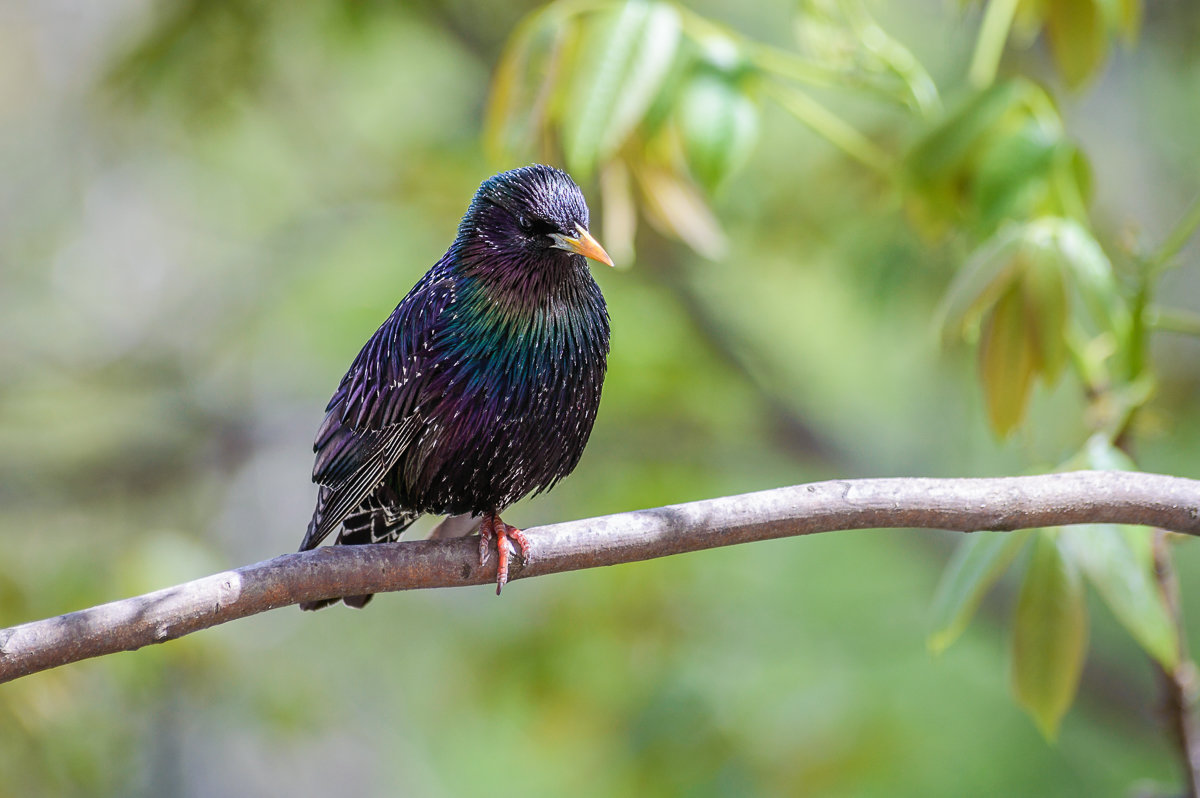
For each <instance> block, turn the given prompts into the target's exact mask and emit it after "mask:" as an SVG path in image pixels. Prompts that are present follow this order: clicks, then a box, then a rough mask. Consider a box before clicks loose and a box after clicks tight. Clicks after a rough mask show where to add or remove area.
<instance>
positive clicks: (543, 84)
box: [483, 6, 574, 163]
mask: <svg viewBox="0 0 1200 798" xmlns="http://www.w3.org/2000/svg"><path fill="white" fill-rule="evenodd" d="M555 9H556V7H555V6H548V7H546V8H545V9H542V10H541V11H538V12H535V13H533V14H530V15H529V16H528V17H526V18H525V19H524V20H522V21H521V23H520V24H519V25H518V26H517V28H516V30H515V31H514V32H513V34H512V36H510V37H509V40H508V44H507V45H506V46H505V48H504V52H503V53H502V54H501V56H500V61H499V63H498V64H497V65H496V74H495V77H494V78H493V79H492V86H491V91H490V92H489V93H488V105H487V112H486V114H485V117H484V126H483V141H484V147H485V149H486V150H487V152H488V156H489V157H490V158H492V160H493V161H496V162H497V163H501V162H505V161H508V160H509V159H511V158H513V157H520V156H523V155H526V154H527V153H528V151H530V150H531V149H533V147H534V145H536V144H537V142H538V139H539V138H540V134H541V132H542V131H543V130H544V128H545V126H546V124H547V122H548V121H549V120H548V114H549V111H550V108H549V105H550V98H551V97H552V96H553V94H554V87H555V82H556V81H557V80H559V79H560V78H561V74H560V72H561V66H562V63H563V62H564V60H565V52H566V50H567V43H568V41H569V40H570V37H571V35H572V32H573V29H574V25H573V24H572V21H571V19H570V18H569V17H567V16H565V15H563V14H559V13H556V12H555Z"/></svg>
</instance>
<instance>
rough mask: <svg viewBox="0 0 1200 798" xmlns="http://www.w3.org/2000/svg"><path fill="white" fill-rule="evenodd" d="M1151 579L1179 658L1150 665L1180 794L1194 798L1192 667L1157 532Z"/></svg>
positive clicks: (1196, 744) (1199, 745)
mask: <svg viewBox="0 0 1200 798" xmlns="http://www.w3.org/2000/svg"><path fill="white" fill-rule="evenodd" d="M1154 577H1155V580H1156V581H1157V582H1158V589H1159V590H1161V591H1162V593H1163V598H1164V600H1165V601H1166V603H1167V607H1168V608H1169V609H1170V611H1171V617H1172V618H1173V619H1174V620H1175V626H1176V630H1177V632H1178V634H1179V649H1180V651H1181V652H1182V656H1181V657H1180V661H1179V664H1177V665H1176V666H1175V667H1174V668H1173V669H1172V670H1167V669H1166V668H1164V667H1163V666H1162V665H1161V664H1159V663H1158V662H1157V661H1154V662H1153V664H1154V668H1155V671H1156V672H1157V674H1158V678H1159V682H1160V683H1161V684H1162V691H1163V713H1164V714H1165V716H1166V725H1167V730H1168V733H1169V734H1170V735H1171V739H1172V742H1173V743H1174V744H1175V748H1176V750H1177V751H1178V753H1179V762H1180V765H1181V767H1182V769H1183V778H1184V795H1185V796H1186V798H1197V796H1198V795H1200V736H1198V732H1200V730H1198V729H1197V728H1196V716H1195V712H1194V705H1195V696H1194V695H1193V694H1194V692H1195V687H1194V684H1193V682H1194V680H1195V676H1194V673H1195V668H1196V665H1195V663H1194V662H1193V661H1192V658H1191V656H1189V654H1188V647H1187V638H1186V636H1185V635H1184V628H1183V615H1182V612H1181V610H1180V607H1179V580H1178V579H1177V577H1176V575H1175V566H1174V564H1173V563H1172V562H1171V551H1170V549H1169V548H1168V543H1167V533H1166V532H1165V531H1163V530H1161V529H1156V530H1155V531H1154Z"/></svg>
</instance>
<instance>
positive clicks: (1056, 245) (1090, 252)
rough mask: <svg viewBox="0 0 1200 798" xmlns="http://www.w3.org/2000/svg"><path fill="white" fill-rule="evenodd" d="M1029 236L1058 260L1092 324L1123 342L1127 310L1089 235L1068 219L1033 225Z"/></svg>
mask: <svg viewBox="0 0 1200 798" xmlns="http://www.w3.org/2000/svg"><path fill="white" fill-rule="evenodd" d="M1029 235H1030V239H1031V240H1032V241H1034V242H1036V243H1037V244H1038V245H1039V246H1042V247H1045V248H1048V249H1052V250H1053V252H1054V254H1055V255H1056V257H1058V258H1060V259H1061V262H1062V264H1063V266H1064V267H1065V268H1066V269H1067V271H1068V273H1069V274H1070V276H1071V282H1072V284H1073V285H1074V286H1076V287H1077V288H1078V289H1079V295H1080V297H1081V298H1082V299H1083V302H1084V306H1085V307H1086V308H1087V309H1088V311H1089V313H1090V315H1091V316H1092V320H1093V321H1094V323H1096V324H1097V325H1099V326H1100V328H1101V330H1104V331H1111V332H1113V333H1114V334H1115V335H1116V337H1117V339H1118V340H1124V337H1125V333H1126V331H1127V330H1128V328H1129V310H1128V308H1126V307H1125V304H1124V302H1123V301H1122V299H1121V293H1120V288H1119V286H1118V285H1117V278H1116V274H1115V273H1114V272H1113V267H1112V263H1111V262H1110V261H1109V259H1108V256H1107V255H1105V254H1104V250H1103V249H1101V248H1100V245H1099V244H1098V243H1096V239H1095V238H1094V237H1093V236H1092V234H1091V233H1090V232H1089V231H1088V230H1087V229H1086V228H1084V227H1083V226H1082V225H1080V224H1079V223H1078V222H1076V221H1073V220H1071V219H1059V218H1047V219H1039V220H1037V221H1036V222H1034V223H1032V224H1031V225H1030V233H1029Z"/></svg>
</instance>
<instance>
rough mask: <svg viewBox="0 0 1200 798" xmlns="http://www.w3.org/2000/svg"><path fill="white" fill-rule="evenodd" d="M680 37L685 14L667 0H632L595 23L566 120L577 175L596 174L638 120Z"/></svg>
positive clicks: (579, 62) (570, 158) (588, 34)
mask: <svg viewBox="0 0 1200 798" xmlns="http://www.w3.org/2000/svg"><path fill="white" fill-rule="evenodd" d="M679 40H680V21H679V13H678V12H677V11H676V10H675V9H674V8H673V7H672V6H670V5H667V4H666V3H652V2H645V0H629V2H626V3H625V4H624V5H622V6H621V7H620V8H619V9H617V10H616V11H612V12H605V13H603V14H599V15H597V16H596V17H594V18H593V19H592V20H591V21H590V22H589V24H588V26H587V28H586V30H585V33H584V40H583V43H582V44H581V52H580V56H579V58H578V60H577V61H576V62H575V64H574V80H573V81H572V88H571V93H570V102H571V107H570V109H569V113H567V114H566V115H565V118H564V119H563V126H564V128H565V131H564V139H565V140H564V145H565V149H566V157H567V162H568V164H569V165H570V167H571V171H572V172H574V173H575V175H576V177H578V178H579V179H581V180H586V179H587V178H588V177H590V176H591V174H592V172H593V171H594V170H595V168H596V166H597V165H598V164H599V163H600V162H602V161H604V160H606V159H607V158H609V157H610V156H611V155H612V154H613V153H614V152H615V151H616V150H617V148H618V147H620V146H621V144H622V143H623V142H624V140H625V137H626V136H628V135H629V133H630V131H632V130H633V128H634V127H635V126H636V125H637V124H638V122H639V121H640V120H641V118H642V116H643V114H645V112H646V109H647V108H649V106H650V104H651V103H652V102H653V101H654V98H655V96H656V95H657V93H658V91H659V88H660V87H661V85H662V82H663V80H664V78H665V77H666V76H667V73H668V71H669V70H670V68H671V63H672V61H673V59H674V57H675V51H676V49H677V48H678V45H679Z"/></svg>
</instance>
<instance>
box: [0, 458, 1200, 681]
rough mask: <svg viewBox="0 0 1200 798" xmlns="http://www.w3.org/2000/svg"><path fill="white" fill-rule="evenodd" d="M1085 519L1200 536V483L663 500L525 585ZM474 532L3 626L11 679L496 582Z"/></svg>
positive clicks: (580, 534) (539, 546)
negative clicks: (913, 530)
mask: <svg viewBox="0 0 1200 798" xmlns="http://www.w3.org/2000/svg"><path fill="white" fill-rule="evenodd" d="M1080 523H1119V524H1144V525H1147V526H1157V527H1161V528H1163V529H1168V530H1171V531H1173V532H1182V533H1186V534H1190V535H1200V482H1198V481H1195V480H1190V479H1183V478H1180V477H1170V476H1161V475H1157V474H1142V473H1131V472H1122V471H1078V472H1072V473H1064V474H1047V475H1043V476H1033V477H1005V478H998V479H857V480H838V481H832V482H816V483H812V484H809V485H797V486H795V487H790V488H777V489H775V490H767V491H762V492H760V493H749V494H745V495H742V496H728V497H725V498H720V499H709V500H706V501H699V502H692V503H690V504H678V505H672V506H668V507H659V508H656V509H653V510H638V511H636V512H629V513H620V514H618V515H610V516H604V517H601V518H591V519H586V520H582V521H570V522H567V523H562V524H552V525H550V526H544V527H537V528H533V529H530V530H527V532H528V535H529V542H530V545H531V559H530V562H529V563H528V564H525V565H523V566H521V567H518V568H516V569H515V573H513V575H512V578H513V579H519V578H524V577H528V576H541V575H543V574H550V573H558V572H560V571H574V570H578V569H581V568H595V567H598V566H601V565H616V564H618V563H627V562H636V561H639V560H649V559H653V558H655V557H666V556H669V555H672V554H681V553H683V552H688V551H699V550H701V549H710V548H716V547H718V546H732V545H735V544H738V543H749V542H751V541H755V540H770V539H773V538H781V537H789V536H793V535H811V534H815V533H817V532H831V531H834V530H841V529H874V528H897V527H920V528H927V529H949V530H957V531H972V530H982V529H991V530H1013V529H1027V528H1030V527H1042V526H1061V525H1065V524H1080ZM495 576H496V572H495V558H494V557H493V558H492V560H491V561H490V562H489V563H488V565H487V566H486V567H480V565H479V563H478V548H477V545H476V543H475V541H474V540H473V539H458V540H449V541H431V540H421V541H413V542H405V543H389V544H379V545H374V546H337V547H326V548H323V549H318V550H316V551H308V552H302V553H299V554H286V555H283V556H282V557H276V558H275V559H273V560H267V561H265V562H260V563H256V564H254V565H247V566H244V567H242V568H237V569H234V570H231V571H224V572H222V573H219V574H214V575H213V576H208V577H205V578H203V579H197V580H195V581H193V582H187V583H185V584H182V585H176V586H175V587H169V588H166V589H165V590H159V591H156V592H154V593H147V594H145V595H143V596H137V597H135V598H129V599H124V600H122V601H114V602H111V603H109V604H102V605H100V606H98V607H92V608H91V609H87V610H81V611H79V612H72V613H68V614H67V615H60V616H58V617H56V618H49V619H46V620H42V621H34V622H32V623H26V624H23V625H21V626H14V627H12V628H10V629H3V630H0V682H4V681H9V680H12V679H16V678H18V677H21V676H25V675H28V674H31V673H36V672H37V671H41V670H46V669H48V668H54V667H58V666H59V665H65V664H67V663H70V662H76V661H78V660H82V659H87V658H89V657H98V656H101V655H104V654H111V653H115V652H117V651H131V650H134V649H137V648H141V647H142V646H146V645H149V644H151V643H162V642H164V641H166V640H172V639H175V638H177V637H182V636H183V635H186V634H190V633H192V632H195V631H198V630H200V629H206V628H208V627H210V626H216V625H218V624H222V623H225V622H227V621H232V620H235V619H237V618H244V617H246V616H248V615H255V614H257V613H260V612H266V611H267V610H271V609H275V608H277V607H284V606H287V605H290V604H297V603H299V602H301V601H310V600H314V599H321V598H327V597H330V596H341V595H359V594H363V593H385V592H388V591H394V590H412V589H416V588H430V587H454V586H460V585H478V584H485V583H490V582H492V581H494V579H495Z"/></svg>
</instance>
